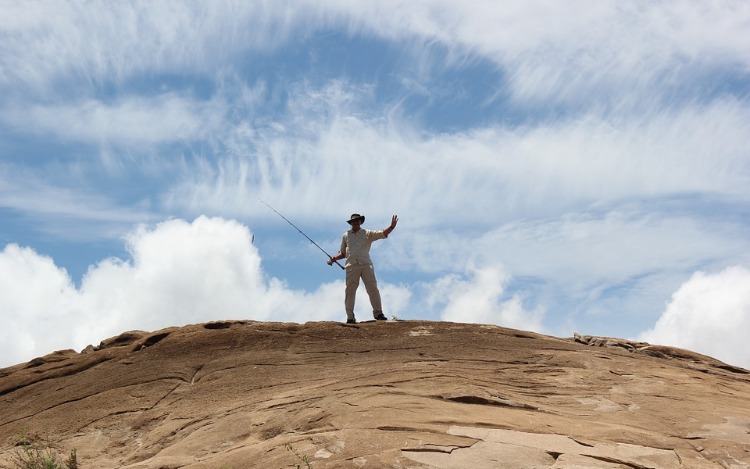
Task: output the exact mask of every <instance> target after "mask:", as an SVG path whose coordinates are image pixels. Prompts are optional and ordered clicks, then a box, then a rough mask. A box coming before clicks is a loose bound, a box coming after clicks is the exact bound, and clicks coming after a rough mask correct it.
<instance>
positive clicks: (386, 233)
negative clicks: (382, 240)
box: [383, 215, 398, 238]
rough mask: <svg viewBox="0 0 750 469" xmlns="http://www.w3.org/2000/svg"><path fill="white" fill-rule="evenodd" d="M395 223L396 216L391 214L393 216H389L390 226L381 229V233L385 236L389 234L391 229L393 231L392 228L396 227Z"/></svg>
mask: <svg viewBox="0 0 750 469" xmlns="http://www.w3.org/2000/svg"><path fill="white" fill-rule="evenodd" d="M396 223H398V216H396V215H393V218H391V226H389V227H388V228H386V229H385V230H383V233H385V237H386V238H387V237H388V235H389V234H391V231H393V229H394V228H396Z"/></svg>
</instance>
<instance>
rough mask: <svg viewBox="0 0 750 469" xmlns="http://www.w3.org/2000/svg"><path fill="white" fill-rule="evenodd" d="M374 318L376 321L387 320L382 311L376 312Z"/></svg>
mask: <svg viewBox="0 0 750 469" xmlns="http://www.w3.org/2000/svg"><path fill="white" fill-rule="evenodd" d="M375 320H376V321H387V320H388V318H387V317H385V314H383V313H380V314H378V315H377V316H375Z"/></svg>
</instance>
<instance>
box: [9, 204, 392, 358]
mask: <svg viewBox="0 0 750 469" xmlns="http://www.w3.org/2000/svg"><path fill="white" fill-rule="evenodd" d="M251 239H252V234H251V232H250V231H249V230H248V228H247V227H245V226H243V225H240V224H239V223H237V222H234V221H227V220H224V219H221V218H207V217H199V218H197V219H196V220H195V221H193V222H192V223H188V222H186V221H183V220H169V221H165V222H162V223H160V224H158V225H157V226H155V227H153V228H147V227H141V228H139V229H137V230H135V231H134V232H132V233H131V234H130V235H129V236H128V238H127V245H128V248H129V251H130V253H131V256H132V258H131V259H130V260H127V261H125V260H120V259H106V260H104V261H102V262H100V263H99V264H98V265H96V266H92V267H91V268H90V269H89V271H88V273H87V274H86V275H85V276H84V278H83V281H82V283H81V286H80V288H76V287H75V285H73V283H72V281H71V279H70V277H69V275H68V274H67V272H65V271H64V270H63V269H60V268H58V267H57V266H55V264H54V262H53V261H52V259H50V258H48V257H44V256H41V255H39V254H37V253H36V252H34V251H33V250H31V249H29V248H21V247H18V246H17V245H13V244H11V245H8V246H6V247H5V249H4V250H3V251H2V252H1V253H0V312H1V314H2V315H3V319H4V321H3V322H4V324H3V326H4V327H3V328H1V329H0V331H2V332H0V338H1V339H2V340H0V343H1V344H3V350H2V353H0V357H2V363H0V366H5V365H11V364H14V363H16V362H20V361H24V360H29V359H31V358H33V357H34V356H38V355H42V354H45V353H49V352H51V351H53V350H56V349H60V348H76V349H82V348H84V347H85V346H86V345H88V344H92V343H93V344H97V343H99V341H101V340H103V339H105V338H108V337H111V336H114V335H117V334H119V333H121V332H124V331H126V330H132V329H140V330H155V329H160V328H163V327H169V326H175V325H183V324H189V323H196V322H206V321H210V320H223V319H255V320H263V321H296V322H305V321H309V320H334V319H335V320H340V319H341V317H342V315H343V313H342V310H343V305H342V303H343V290H344V287H343V282H340V281H339V282H334V283H329V284H323V285H320V286H319V287H318V288H317V289H316V290H315V291H312V292H304V291H297V290H292V289H290V288H289V287H288V286H287V285H286V284H285V283H284V282H283V281H281V280H279V279H276V278H268V277H267V276H266V274H265V273H264V272H263V269H262V266H261V259H260V256H259V253H258V251H257V249H256V248H255V246H254V245H253V244H252V242H251ZM386 295H387V298H393V300H394V301H395V303H396V307H398V305H399V304H404V302H405V298H406V295H405V293H404V290H403V289H399V288H392V287H389V288H387V289H384V296H386Z"/></svg>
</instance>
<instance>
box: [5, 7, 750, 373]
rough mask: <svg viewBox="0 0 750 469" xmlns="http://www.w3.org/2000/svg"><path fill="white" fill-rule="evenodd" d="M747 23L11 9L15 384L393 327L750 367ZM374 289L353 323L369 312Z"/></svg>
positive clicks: (548, 14)
mask: <svg viewBox="0 0 750 469" xmlns="http://www.w3.org/2000/svg"><path fill="white" fill-rule="evenodd" d="M748 24H750V4H748V3H747V2H743V1H726V2H710V3H707V2H692V1H676V2H651V1H649V2H646V1H632V2H620V1H601V2H590V1H569V2H546V1H517V2H494V1H474V2H459V1H447V0H443V1H438V0H433V1H426V0H425V1H419V0H411V1H408V2H404V1H395V0H394V1H390V0H379V1H377V2H369V1H362V2H344V1H333V0H332V1H302V0H300V1H294V2H286V1H274V2H266V1H222V0H217V1H212V2H192V1H185V2H180V1H169V2H160V1H154V2H145V1H144V2H127V1H123V2H117V3H112V2H105V1H101V2H97V1H89V2H51V1H28V2H14V1H2V2H0V38H2V39H1V40H0V216H1V217H2V223H1V224H0V315H1V317H2V320H3V325H4V327H3V328H2V330H1V331H0V344H2V345H0V347H1V348H0V366H7V365H12V364H15V363H19V362H21V361H26V360H29V359H31V358H33V357H35V356H39V355H43V354H46V353H49V352H51V351H53V350H57V349H63V348H74V349H82V348H84V347H85V346H86V345H88V344H91V343H93V344H97V343H98V342H99V341H101V340H102V339H105V338H107V337H111V336H113V335H117V334H119V333H120V332H123V331H126V330H132V329H142V330H155V329H159V328H163V327H168V326H175V325H183V324H190V323H196V322H206V321H211V320H219V319H256V320H263V321H296V322H305V321H319V320H334V321H342V320H344V319H345V315H344V312H343V275H342V272H341V270H340V269H338V268H337V267H335V266H334V267H328V266H327V265H326V264H325V260H326V258H325V255H324V254H323V253H321V252H320V251H319V250H318V249H317V248H316V247H315V246H313V245H312V244H311V243H309V242H308V241H307V239H305V238H304V237H303V236H301V235H300V234H299V233H298V232H297V231H296V230H295V229H294V228H292V227H291V226H289V225H288V224H287V223H286V222H285V221H284V220H282V219H281V218H280V217H278V216H277V215H276V214H275V213H273V212H272V211H271V210H269V209H268V207H266V206H264V205H263V204H262V203H260V202H259V201H258V199H259V198H260V199H262V200H264V201H266V202H268V203H269V204H271V205H272V206H273V207H274V208H276V209H277V210H278V211H280V212H281V213H283V214H284V215H285V216H286V217H287V218H289V219H290V220H291V221H293V222H294V223H295V224H296V225H297V226H298V227H299V228H301V229H302V230H303V231H304V232H305V233H306V234H307V235H308V236H310V237H311V238H313V239H314V240H316V242H317V243H318V244H319V245H321V246H322V247H323V248H324V249H326V250H327V251H329V253H331V254H334V253H335V252H336V251H337V250H338V245H339V242H340V237H341V234H342V233H343V232H344V231H345V230H346V228H347V225H346V223H345V222H344V220H346V219H348V217H349V215H350V214H351V213H352V212H360V213H364V214H365V215H366V216H367V223H366V224H365V228H370V229H382V228H385V227H386V226H388V224H389V222H390V217H391V215H393V214H398V215H399V218H400V222H399V225H398V228H397V229H396V231H394V233H393V234H392V236H391V237H390V238H389V239H387V240H385V241H380V242H378V243H376V244H375V245H374V246H373V251H372V257H373V258H374V260H375V263H376V269H377V272H378V278H379V283H380V286H381V291H382V293H383V299H384V306H385V310H386V311H385V312H386V314H387V315H389V316H392V315H396V316H398V317H400V318H405V319H426V320H449V321H459V322H477V323H491V324H498V325H502V326H507V327H514V328H519V329H527V330H534V331H537V332H542V333H546V334H550V335H554V336H559V337H569V336H572V334H573V332H579V333H581V334H591V335H606V336H616V337H626V338H634V339H640V340H647V341H649V342H652V343H659V344H669V345H675V346H680V347H685V348H689V349H692V350H696V351H699V352H702V353H706V354H708V355H712V356H715V357H717V358H720V359H722V360H724V361H727V362H730V363H733V364H737V365H742V366H745V367H750V352H748V351H747V347H745V341H746V337H747V333H748V332H750V241H749V240H750V205H749V204H748V202H750V106H749V104H750V52H748V51H750V29H748V26H747V25H748ZM368 306H369V305H368V301H367V297H366V294H365V293H364V290H363V289H361V290H360V293H359V296H358V302H357V307H356V312H357V315H358V317H359V318H360V319H366V318H368V317H369V314H370V313H369V311H368Z"/></svg>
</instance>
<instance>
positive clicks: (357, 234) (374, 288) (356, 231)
mask: <svg viewBox="0 0 750 469" xmlns="http://www.w3.org/2000/svg"><path fill="white" fill-rule="evenodd" d="M364 222H365V216H364V215H360V214H359V213H353V214H352V216H351V217H349V220H347V223H349V224H350V225H351V227H352V229H351V230H349V231H347V232H346V233H344V236H343V237H342V238H341V249H340V250H339V252H338V253H337V254H336V255H335V256H332V257H329V258H328V265H333V263H334V262H336V261H337V260H339V259H344V258H346V294H345V298H344V307H345V308H346V322H347V324H354V323H356V322H357V320H356V319H355V318H354V298H355V296H356V295H357V288H358V287H359V279H360V278H361V279H362V281H363V282H364V284H365V289H366V290H367V295H368V296H369V297H370V304H371V305H372V315H373V316H374V317H375V319H376V320H378V321H385V320H387V319H388V318H386V317H385V315H384V314H383V305H382V303H381V301H380V290H378V281H377V279H376V278H375V268H374V267H373V265H372V260H371V259H370V246H371V245H372V243H373V241H377V240H379V239H385V238H387V237H388V235H389V234H391V231H393V229H394V228H396V223H398V217H397V216H396V215H393V218H391V226H389V227H388V228H386V229H384V230H365V229H362V224H363V223H364Z"/></svg>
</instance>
